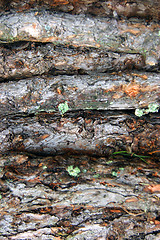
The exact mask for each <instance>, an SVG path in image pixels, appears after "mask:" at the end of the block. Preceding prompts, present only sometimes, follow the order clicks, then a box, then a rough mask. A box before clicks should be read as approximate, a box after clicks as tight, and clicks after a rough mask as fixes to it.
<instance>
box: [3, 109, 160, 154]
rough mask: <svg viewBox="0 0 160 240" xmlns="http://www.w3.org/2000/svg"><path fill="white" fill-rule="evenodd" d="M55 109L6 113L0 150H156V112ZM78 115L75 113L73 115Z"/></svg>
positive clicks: (50, 151)
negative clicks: (140, 114)
mask: <svg viewBox="0 0 160 240" xmlns="http://www.w3.org/2000/svg"><path fill="white" fill-rule="evenodd" d="M71 115H72V114H71V113H69V115H67V116H65V117H61V116H57V115H56V114H54V113H49V114H46V113H44V114H38V115H36V116H34V115H33V116H32V115H31V116H26V117H23V116H22V117H20V116H17V117H16V115H15V117H14V116H12V118H11V117H6V118H4V119H2V120H1V123H0V129H1V133H0V151H1V152H6V151H11V150H12V151H13V150H14V151H27V152H31V153H36V154H49V155H51V154H64V153H68V152H71V153H72V152H75V153H78V154H82V153H86V154H91V155H110V154H111V153H113V152H115V151H121V150H124V151H129V152H135V153H141V154H151V155H152V154H159V150H158V149H159V148H160V139H159V137H160V134H159V133H160V130H159V126H160V124H159V115H158V114H154V115H152V116H151V118H149V117H144V118H141V119H138V118H137V117H136V116H135V115H134V114H133V113H132V112H130V114H127V113H126V114H124V113H123V112H115V113H114V112H110V111H108V112H104V113H103V112H101V113H99V112H95V113H94V112H93V114H92V112H88V113H87V112H86V113H84V112H82V113H77V114H75V113H74V114H73V117H70V116H71ZM76 115H77V116H76Z"/></svg>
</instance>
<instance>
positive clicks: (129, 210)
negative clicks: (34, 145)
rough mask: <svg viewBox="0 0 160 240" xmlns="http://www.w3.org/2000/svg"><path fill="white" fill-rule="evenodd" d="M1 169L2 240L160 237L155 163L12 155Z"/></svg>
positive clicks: (1, 160)
mask: <svg viewBox="0 0 160 240" xmlns="http://www.w3.org/2000/svg"><path fill="white" fill-rule="evenodd" d="M111 160H112V161H111ZM70 165H74V166H78V167H79V169H80V170H81V172H80V174H79V176H78V177H77V178H73V177H71V176H69V174H68V172H67V169H68V166H70ZM0 167H1V178H2V180H1V181H0V189H1V195H2V199H1V209H0V214H1V217H0V225H1V228H0V234H1V239H3V240H8V239H10V240H12V239H16V240H22V239H34V240H38V239H57V240H61V239H67V240H70V239H72V240H77V239H79V240H80V239H83V238H82V237H84V238H85V239H98V238H101V239H107V238H108V239H127V240H129V239H135V240H136V239H146V240H147V239H157V240H158V239H159V236H160V233H159V232H160V225H159V211H160V204H159V193H158V192H156V191H155V190H156V189H157V190H158V189H159V191H160V185H159V184H158V183H159V173H158V172H159V165H158V164H155V163H154V162H151V161H150V160H149V165H145V164H144V163H142V162H140V161H135V160H133V159H128V160H127V161H125V160H124V159H122V158H120V157H118V158H117V159H110V161H108V159H107V158H97V159H96V158H93V157H88V156H73V155H72V156H56V157H44V158H43V157H40V156H39V157H36V156H33V155H23V154H12V155H11V154H10V155H6V156H3V157H1V158H0ZM156 173H158V174H157V175H156Z"/></svg>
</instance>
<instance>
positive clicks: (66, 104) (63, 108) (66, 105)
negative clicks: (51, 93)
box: [58, 101, 69, 116]
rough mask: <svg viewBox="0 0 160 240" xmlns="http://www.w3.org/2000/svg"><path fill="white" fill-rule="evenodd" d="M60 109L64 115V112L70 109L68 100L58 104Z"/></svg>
mask: <svg viewBox="0 0 160 240" xmlns="http://www.w3.org/2000/svg"><path fill="white" fill-rule="evenodd" d="M58 109H59V111H60V113H61V115H62V116H63V115H64V113H65V112H67V111H68V109H69V107H68V102H67V101H65V103H60V104H59V105H58Z"/></svg>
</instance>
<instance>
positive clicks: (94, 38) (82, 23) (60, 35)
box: [0, 12, 160, 69]
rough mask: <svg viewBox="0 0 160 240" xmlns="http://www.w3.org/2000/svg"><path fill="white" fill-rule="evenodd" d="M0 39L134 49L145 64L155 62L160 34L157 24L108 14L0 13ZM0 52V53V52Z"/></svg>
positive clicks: (157, 57)
mask: <svg viewBox="0 0 160 240" xmlns="http://www.w3.org/2000/svg"><path fill="white" fill-rule="evenodd" d="M0 22H1V23H0V41H1V43H8V42H15V41H16V42H17V41H34V42H43V43H46V42H52V43H53V44H55V45H57V44H60V45H65V46H68V47H69V46H73V47H89V48H97V49H100V48H102V49H105V51H112V52H121V53H138V54H141V55H142V56H143V57H145V63H146V65H148V66H149V67H152V68H153V69H154V67H157V66H158V59H159V56H160V50H159V45H160V36H159V25H158V24H154V23H151V24H149V25H148V24H147V23H146V22H143V21H142V22H141V21H139V20H137V21H135V22H134V21H133V22H132V21H128V22H127V21H119V20H116V19H109V18H93V17H85V16H83V15H82V16H81V15H80V16H71V15H68V14H60V13H59V14H51V13H48V12H41V13H40V15H38V16H37V15H36V16H35V14H34V12H29V13H16V14H10V15H9V16H8V15H4V16H1V17H0ZM2 56H3V55H2Z"/></svg>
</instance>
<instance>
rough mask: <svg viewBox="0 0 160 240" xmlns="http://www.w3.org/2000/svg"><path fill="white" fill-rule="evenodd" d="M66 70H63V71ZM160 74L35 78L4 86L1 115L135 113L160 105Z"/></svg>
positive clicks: (1, 86) (134, 73) (2, 85)
mask: <svg viewBox="0 0 160 240" xmlns="http://www.w3.org/2000/svg"><path fill="white" fill-rule="evenodd" d="M62 71H63V70H62ZM159 79H160V75H159V74H155V73H147V72H133V71H132V72H130V73H127V74H122V73H119V74H118V73H105V74H98V75H97V74H94V75H90V76H89V75H73V76H67V75H59V76H49V77H47V76H44V77H33V78H27V79H23V80H19V81H16V82H14V81H10V82H4V83H1V84H0V92H1V94H0V116H4V115H5V116H9V115H10V114H12V115H15V116H16V115H17V114H23V113H26V114H30V113H33V114H37V113H40V112H42V111H43V112H48V113H51V112H59V113H60V111H59V108H58V107H59V104H61V103H64V102H65V101H67V104H68V107H69V110H70V111H77V110H83V111H85V110H88V109H90V110H130V109H132V110H135V109H137V108H147V107H148V105H149V104H150V103H155V104H159V99H160V81H159Z"/></svg>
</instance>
